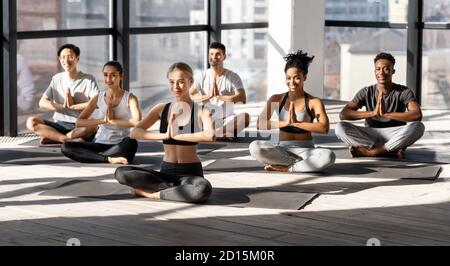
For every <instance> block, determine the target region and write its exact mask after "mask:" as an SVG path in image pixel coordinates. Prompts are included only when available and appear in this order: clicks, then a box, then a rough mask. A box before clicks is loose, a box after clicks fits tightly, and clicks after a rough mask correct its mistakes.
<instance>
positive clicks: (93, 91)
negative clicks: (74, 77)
mask: <svg viewBox="0 0 450 266" xmlns="http://www.w3.org/2000/svg"><path fill="white" fill-rule="evenodd" d="M99 93H100V90H99V89H98V85H97V81H96V80H95V78H94V77H92V80H91V90H90V92H89V95H88V96H89V98H90V99H92V98H94V97H95V96H97V95H98V94H99Z"/></svg>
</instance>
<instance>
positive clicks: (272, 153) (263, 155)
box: [250, 141, 336, 173]
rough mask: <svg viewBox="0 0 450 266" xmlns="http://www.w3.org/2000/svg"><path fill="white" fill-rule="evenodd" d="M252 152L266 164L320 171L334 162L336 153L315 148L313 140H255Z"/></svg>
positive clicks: (298, 169)
mask: <svg viewBox="0 0 450 266" xmlns="http://www.w3.org/2000/svg"><path fill="white" fill-rule="evenodd" d="M250 154H251V155H252V156H253V158H255V159H256V160H257V161H259V162H261V163H263V164H266V165H282V166H289V172H291V173H295V172H300V173H309V172H320V171H322V170H324V169H325V168H327V167H329V166H331V165H333V164H334V161H335V160H336V155H335V154H334V153H333V152H332V151H331V150H328V149H320V148H317V149H316V148H314V144H313V143H312V141H281V142H280V144H275V143H272V142H270V141H254V142H252V143H251V144H250Z"/></svg>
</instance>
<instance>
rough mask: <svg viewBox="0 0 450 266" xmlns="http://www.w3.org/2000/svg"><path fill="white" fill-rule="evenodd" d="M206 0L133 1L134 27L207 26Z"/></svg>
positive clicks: (132, 15)
mask: <svg viewBox="0 0 450 266" xmlns="http://www.w3.org/2000/svg"><path fill="white" fill-rule="evenodd" d="M205 2H206V1H205V0H170V1H161V0H132V1H130V11H131V14H130V19H131V23H130V24H131V26H132V27H160V26H182V25H203V24H206V19H207V16H206V3H205Z"/></svg>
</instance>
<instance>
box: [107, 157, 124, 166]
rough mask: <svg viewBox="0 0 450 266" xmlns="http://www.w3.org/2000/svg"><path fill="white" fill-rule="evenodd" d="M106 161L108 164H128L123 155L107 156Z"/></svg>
mask: <svg viewBox="0 0 450 266" xmlns="http://www.w3.org/2000/svg"><path fill="white" fill-rule="evenodd" d="M108 162H109V163H110V164H124V165H128V160H127V158H124V157H108Z"/></svg>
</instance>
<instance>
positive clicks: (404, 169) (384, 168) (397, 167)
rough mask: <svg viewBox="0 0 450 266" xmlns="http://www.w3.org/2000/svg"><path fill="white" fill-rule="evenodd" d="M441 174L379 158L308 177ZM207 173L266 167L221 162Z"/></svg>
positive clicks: (248, 162)
mask: <svg viewBox="0 0 450 266" xmlns="http://www.w3.org/2000/svg"><path fill="white" fill-rule="evenodd" d="M441 171H442V167H441V166H439V165H435V164H428V163H416V162H409V161H401V160H383V159H378V160H371V161H354V162H347V163H337V164H334V165H332V166H330V167H329V168H327V169H325V170H324V171H323V172H322V173H307V174H308V175H314V176H315V175H318V176H348V177H355V176H357V177H368V178H397V179H423V180H435V179H437V178H438V177H439V175H440V173H441ZM205 172H254V173H261V172H265V171H264V165H263V164H261V163H259V162H257V161H255V160H231V159H221V160H217V161H216V162H214V163H211V164H209V165H208V166H207V167H205ZM266 173H268V172H266ZM286 174H291V173H286Z"/></svg>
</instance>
